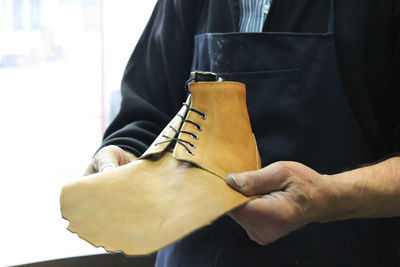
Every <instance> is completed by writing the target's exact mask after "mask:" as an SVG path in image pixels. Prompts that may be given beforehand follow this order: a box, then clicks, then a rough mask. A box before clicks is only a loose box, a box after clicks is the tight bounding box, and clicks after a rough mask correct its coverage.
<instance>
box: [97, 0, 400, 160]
mask: <svg viewBox="0 0 400 267" xmlns="http://www.w3.org/2000/svg"><path fill="white" fill-rule="evenodd" d="M329 10H330V0H296V1H293V0H274V1H273V4H272V6H271V9H270V11H269V12H270V13H269V15H268V18H267V20H266V22H265V25H264V31H268V32H314V33H322V32H326V31H327V27H328V25H327V24H328V19H327V18H328V16H329V15H328V14H329ZM239 17H240V14H239V6H238V0H236V1H235V0H208V1H207V0H204V1H200V0H196V1H193V0H159V1H158V2H157V4H156V7H155V9H154V11H153V14H152V16H151V18H150V21H149V22H148V24H147V26H146V28H145V30H144V32H143V35H142V37H141V39H140V40H139V42H138V44H137V46H136V48H135V50H134V52H133V54H132V56H131V58H130V60H129V62H128V64H127V67H126V70H125V73H124V76H123V81H122V88H121V92H122V98H123V99H122V103H121V110H120V112H119V114H118V115H117V117H116V118H115V120H114V121H113V122H112V123H111V125H110V126H109V127H108V129H107V131H106V133H105V136H104V141H103V144H102V146H106V145H117V146H120V147H121V148H123V149H125V150H127V151H130V152H132V153H134V154H135V155H137V156H139V155H141V154H142V153H143V152H144V151H145V150H146V149H147V147H148V146H149V145H150V144H151V143H152V142H153V140H154V139H155V138H156V136H157V135H158V134H159V133H160V132H161V130H162V129H163V128H164V127H165V125H166V124H167V123H168V122H169V121H170V120H171V118H172V117H173V116H174V115H175V114H176V112H177V111H178V110H179V108H180V106H181V104H182V102H183V101H184V99H185V96H186V91H185V89H184V84H185V81H186V80H187V79H188V76H189V73H190V71H191V63H192V56H193V42H194V40H193V39H194V36H195V35H196V34H199V33H204V32H238V31H239V28H238V27H239V26H238V25H239ZM335 19H336V23H335V30H336V52H337V58H338V62H337V64H338V66H339V71H340V75H341V81H342V84H343V88H344V91H345V94H346V96H347V98H348V102H349V105H350V107H351V110H352V111H353V114H354V116H355V118H356V120H357V122H358V124H359V126H360V127H361V129H362V132H363V134H364V136H365V138H366V140H367V142H368V144H369V145H370V147H371V149H372V151H373V152H374V153H375V157H376V159H379V158H382V157H387V156H390V155H392V154H393V153H394V152H399V151H400V126H399V125H400V0H336V1H335ZM200 21H202V22H204V23H201V24H200V23H199V22H200ZM320 90H324V88H320ZM327 119H329V118H327ZM396 129H397V130H396Z"/></svg>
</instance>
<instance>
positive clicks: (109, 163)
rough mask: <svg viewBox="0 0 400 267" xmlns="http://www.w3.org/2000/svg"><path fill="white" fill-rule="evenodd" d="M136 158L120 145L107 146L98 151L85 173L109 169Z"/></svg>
mask: <svg viewBox="0 0 400 267" xmlns="http://www.w3.org/2000/svg"><path fill="white" fill-rule="evenodd" d="M136 159H137V157H136V156H135V155H133V154H132V153H130V152H128V151H125V150H123V149H121V148H120V147H118V146H114V145H111V146H106V147H103V148H102V149H100V150H99V151H98V152H97V153H96V155H95V156H94V158H93V159H92V162H91V163H90V165H89V166H88V168H87V169H86V171H85V174H84V175H89V174H93V173H97V172H104V171H108V170H111V169H113V168H115V167H118V166H122V165H125V164H128V163H129V162H131V161H134V160H136Z"/></svg>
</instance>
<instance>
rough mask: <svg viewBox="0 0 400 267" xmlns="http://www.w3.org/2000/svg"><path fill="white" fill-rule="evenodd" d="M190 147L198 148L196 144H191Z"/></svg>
mask: <svg viewBox="0 0 400 267" xmlns="http://www.w3.org/2000/svg"><path fill="white" fill-rule="evenodd" d="M188 145H189V146H190V147H191V148H196V144H193V143H189V144H188Z"/></svg>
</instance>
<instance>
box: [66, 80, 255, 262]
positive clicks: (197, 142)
mask: <svg viewBox="0 0 400 267" xmlns="http://www.w3.org/2000/svg"><path fill="white" fill-rule="evenodd" d="M190 89H191V96H189V98H188V100H187V102H186V103H185V104H184V106H183V107H182V109H181V110H180V111H179V112H178V114H177V115H176V116H175V117H174V118H173V119H172V121H171V122H170V123H169V125H168V126H167V127H166V128H165V129H164V130H163V131H162V133H161V134H160V135H159V136H158V137H157V139H156V140H155V141H154V143H153V144H152V145H151V146H150V147H149V149H148V150H147V151H146V152H145V153H144V154H143V155H142V157H141V158H140V159H138V160H136V161H134V162H132V163H130V164H127V165H125V166H121V167H118V168H116V169H114V170H111V171H108V172H105V173H99V174H94V175H91V176H89V177H85V178H84V179H83V180H81V181H79V182H76V183H73V184H70V185H67V186H65V187H64V188H63V190H62V194H61V212H62V215H63V217H64V218H65V219H67V220H69V222H70V224H69V227H68V229H69V230H70V231H71V232H74V233H77V234H78V235H79V236H80V237H81V238H83V239H85V240H86V241H88V242H89V243H91V244H93V245H95V246H102V247H104V248H105V249H106V250H107V251H110V252H116V251H122V252H124V253H125V254H128V255H141V254H149V253H152V252H154V251H157V250H159V249H161V248H163V247H165V246H167V245H169V244H171V243H173V242H175V241H177V240H179V239H180V238H182V237H184V236H186V235H188V234H189V233H191V232H193V231H195V230H196V229H199V228H201V227H203V226H205V225H207V224H210V223H211V222H212V221H214V220H215V219H217V218H218V217H220V216H222V215H223V214H225V213H227V212H228V211H230V210H232V209H234V208H236V207H238V206H240V205H242V204H244V203H246V202H247V201H249V200H250V198H248V197H246V196H244V195H242V194H241V193H239V192H237V191H235V190H233V189H231V188H230V187H229V186H228V185H227V184H226V182H225V180H224V179H225V177H226V175H227V174H228V173H231V172H232V173H233V172H243V171H249V170H255V169H258V168H260V158H259V153H258V150H257V145H256V142H255V138H254V136H253V133H252V131H251V126H250V121H249V116H248V114H247V107H246V92H245V86H244V85H243V84H241V83H237V82H194V83H191V84H190Z"/></svg>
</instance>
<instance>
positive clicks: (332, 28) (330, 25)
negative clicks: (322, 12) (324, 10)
mask: <svg viewBox="0 0 400 267" xmlns="http://www.w3.org/2000/svg"><path fill="white" fill-rule="evenodd" d="M334 32H335V0H331V10H330V12H329V21H328V33H334Z"/></svg>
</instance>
